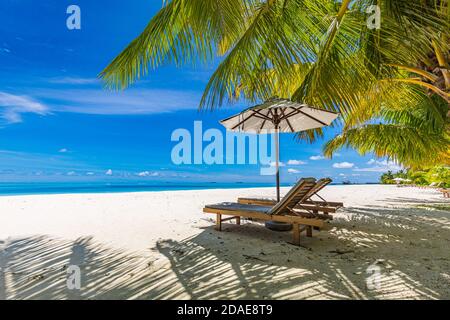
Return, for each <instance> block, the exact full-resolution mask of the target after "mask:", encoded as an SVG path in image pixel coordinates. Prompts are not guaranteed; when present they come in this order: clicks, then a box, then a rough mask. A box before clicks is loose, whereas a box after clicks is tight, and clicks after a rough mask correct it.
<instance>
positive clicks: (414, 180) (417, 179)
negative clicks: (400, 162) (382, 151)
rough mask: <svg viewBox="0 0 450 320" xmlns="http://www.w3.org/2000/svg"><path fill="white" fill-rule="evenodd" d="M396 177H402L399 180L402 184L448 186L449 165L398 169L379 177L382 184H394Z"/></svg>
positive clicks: (449, 178) (449, 182)
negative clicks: (420, 168)
mask: <svg viewBox="0 0 450 320" xmlns="http://www.w3.org/2000/svg"><path fill="white" fill-rule="evenodd" d="M396 178H401V179H404V180H403V181H401V180H400V181H399V183H402V184H415V185H423V186H426V185H430V184H433V185H434V186H437V187H443V188H450V167H447V166H435V167H432V168H428V169H422V170H412V169H410V170H400V171H398V172H396V173H392V171H388V172H387V173H384V174H383V175H381V177H380V181H381V183H383V184H396V183H397V181H396V180H395V179H396Z"/></svg>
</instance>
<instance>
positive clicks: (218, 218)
mask: <svg viewBox="0 0 450 320" xmlns="http://www.w3.org/2000/svg"><path fill="white" fill-rule="evenodd" d="M216 230H217V231H222V215H221V214H216Z"/></svg>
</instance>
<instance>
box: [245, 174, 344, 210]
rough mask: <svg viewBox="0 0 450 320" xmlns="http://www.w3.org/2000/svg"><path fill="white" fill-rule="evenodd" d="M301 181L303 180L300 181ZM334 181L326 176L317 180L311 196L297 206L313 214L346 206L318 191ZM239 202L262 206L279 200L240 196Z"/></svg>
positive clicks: (273, 203) (270, 204)
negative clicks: (329, 199) (325, 197)
mask: <svg viewBox="0 0 450 320" xmlns="http://www.w3.org/2000/svg"><path fill="white" fill-rule="evenodd" d="M299 182H301V180H300V181H299ZM331 182H332V180H331V179H330V178H324V179H320V180H319V181H317V183H316V185H315V186H314V187H313V188H312V189H311V191H310V193H309V197H306V198H305V200H304V201H302V202H300V203H298V204H297V206H296V208H298V209H304V210H306V211H307V212H311V213H312V214H318V213H319V212H323V213H324V214H326V215H327V214H329V213H335V212H336V210H337V209H339V208H341V207H343V206H344V204H343V203H342V202H328V201H326V200H325V199H324V198H322V197H321V196H320V195H319V194H318V192H319V191H321V190H322V189H323V188H325V187H326V186H327V185H329V184H330V183H331ZM313 196H316V197H318V198H319V199H320V200H312V197H313ZM238 203H242V204H254V205H261V206H273V205H275V204H276V203H277V202H276V200H275V199H264V198H238Z"/></svg>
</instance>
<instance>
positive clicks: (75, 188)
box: [0, 182, 289, 196]
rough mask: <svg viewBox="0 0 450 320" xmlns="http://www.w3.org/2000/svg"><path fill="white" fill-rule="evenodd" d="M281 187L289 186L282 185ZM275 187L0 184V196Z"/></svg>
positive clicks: (181, 184)
mask: <svg viewBox="0 0 450 320" xmlns="http://www.w3.org/2000/svg"><path fill="white" fill-rule="evenodd" d="M283 186H289V184H284V185H283ZM258 187H275V184H262V183H214V182H196V183H194V182H192V183H179V182H153V183H136V182H112V183H111V182H108V183H106V182H103V183H102V182H95V183H86V182H74V183H68V182H45V183H43V182H14V183H11V182H0V196H2V195H3V196H5V195H34V194H67V193H111V192H145V191H175V190H203V189H230V188H258Z"/></svg>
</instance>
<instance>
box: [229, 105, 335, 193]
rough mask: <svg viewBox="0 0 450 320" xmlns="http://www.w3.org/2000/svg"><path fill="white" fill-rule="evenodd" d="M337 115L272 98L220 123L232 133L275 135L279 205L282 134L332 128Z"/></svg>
mask: <svg viewBox="0 0 450 320" xmlns="http://www.w3.org/2000/svg"><path fill="white" fill-rule="evenodd" d="M338 116H339V114H338V113H336V112H332V111H328V110H323V109H318V108H314V107H311V106H309V105H307V104H304V103H299V102H293V101H290V100H287V99H279V98H273V99H269V100H267V101H266V102H264V103H263V104H260V105H257V106H254V107H251V108H248V109H246V110H244V111H242V112H241V113H239V114H236V115H234V116H232V117H229V118H226V119H224V120H222V121H220V123H221V124H222V125H223V126H224V127H225V128H227V129H228V130H230V131H238V132H248V133H267V131H270V130H274V132H275V149H276V161H275V164H276V180H277V201H280V172H279V132H290V133H294V132H300V131H305V130H310V129H316V128H321V127H325V126H328V125H330V124H331V123H332V122H333V121H334V120H335V119H336V118H337V117H338Z"/></svg>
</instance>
